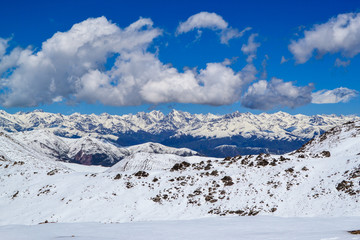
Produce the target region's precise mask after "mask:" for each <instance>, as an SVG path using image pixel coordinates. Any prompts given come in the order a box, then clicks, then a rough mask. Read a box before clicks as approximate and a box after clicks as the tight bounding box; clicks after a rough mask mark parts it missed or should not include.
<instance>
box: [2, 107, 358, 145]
mask: <svg viewBox="0 0 360 240" xmlns="http://www.w3.org/2000/svg"><path fill="white" fill-rule="evenodd" d="M359 119H360V118H359V117H358V116H336V115H314V116H306V115H301V114H298V115H290V114H288V113H284V112H278V113H274V114H266V113H262V114H259V115H255V114H251V113H239V112H235V113H232V114H226V115H213V114H206V115H203V114H190V113H187V112H181V111H176V110H173V111H172V112H170V113H169V114H168V115H164V114H162V113H161V112H159V111H152V112H150V113H145V112H141V113H138V114H136V115H133V114H129V115H122V116H118V115H109V114H101V115H95V114H91V115H86V114H79V113H74V114H72V115H62V114H53V113H46V112H42V111H33V112H29V113H16V114H8V113H6V112H4V111H3V112H1V114H0V126H1V129H3V130H6V131H8V132H18V131H30V130H37V129H48V130H49V131H51V132H55V133H57V134H58V135H64V136H67V137H72V136H82V137H85V136H90V137H95V138H108V139H112V140H116V139H117V136H118V134H119V133H123V134H124V133H128V132H135V133H136V132H139V131H143V132H146V133H150V134H155V135H156V134H161V133H163V132H173V135H172V137H176V136H181V135H189V136H193V137H206V138H223V137H231V136H235V135H240V136H242V137H252V136H256V137H258V138H265V139H286V140H297V139H311V138H312V137H313V136H314V135H319V134H320V133H321V132H322V131H325V130H328V129H330V128H331V127H334V126H336V125H339V124H343V123H345V122H348V121H354V120H359ZM289 133H290V134H289Z"/></svg>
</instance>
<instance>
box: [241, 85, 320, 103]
mask: <svg viewBox="0 0 360 240" xmlns="http://www.w3.org/2000/svg"><path fill="white" fill-rule="evenodd" d="M312 90H313V86H312V85H311V84H310V85H308V86H304V87H297V86H294V85H293V82H284V81H283V80H281V79H277V78H273V79H272V80H271V81H269V82H268V81H265V80H261V81H258V82H256V83H254V84H252V85H251V86H250V87H249V88H248V90H247V92H246V93H245V94H244V96H243V97H242V102H241V103H242V105H243V106H245V107H247V108H251V109H260V110H269V109H272V108H274V107H277V106H286V107H291V108H295V107H299V106H302V105H306V104H309V103H310V102H311V91H312Z"/></svg>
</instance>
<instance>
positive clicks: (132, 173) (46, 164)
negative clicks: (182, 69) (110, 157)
mask: <svg viewBox="0 0 360 240" xmlns="http://www.w3.org/2000/svg"><path fill="white" fill-rule="evenodd" d="M359 149H360V123H359V122H357V123H350V124H345V125H342V126H340V127H338V128H334V129H332V130H330V131H329V132H327V133H326V134H324V135H322V136H320V137H317V138H315V139H314V140H313V141H312V142H310V143H309V144H307V145H306V146H304V147H303V148H301V149H299V150H298V151H295V152H293V153H289V154H285V155H283V156H278V155H270V154H269V155H265V154H262V155H258V156H238V157H234V158H229V159H217V158H207V157H201V156H191V157H182V156H177V155H171V154H169V155H166V154H156V153H146V152H145V153H144V152H140V153H135V154H133V155H131V157H129V158H128V159H125V160H123V161H124V162H123V164H124V163H127V164H126V165H127V166H125V165H122V163H121V162H120V163H119V164H116V165H114V166H113V167H111V168H96V167H82V166H78V165H71V164H65V163H62V162H58V161H55V160H54V159H53V158H49V157H47V156H46V155H43V154H41V153H39V152H38V151H37V150H36V149H33V148H32V146H30V145H28V144H26V143H23V142H22V141H21V139H16V138H13V137H12V135H11V134H4V133H2V134H0V155H2V156H4V157H1V156H0V213H1V214H0V225H3V226H4V225H12V224H26V225H29V224H30V225H36V224H38V223H41V222H45V221H49V222H57V223H79V224H80V225H77V224H74V225H72V224H70V225H64V226H68V227H69V228H70V229H71V228H72V226H74V228H75V229H76V228H77V227H76V226H80V227H81V226H82V225H81V224H84V222H102V223H128V222H135V221H137V222H144V221H159V220H167V221H170V222H159V223H157V222H154V223H149V222H145V223H137V224H139V225H136V224H135V223H134V225H131V224H130V225H131V226H134V228H137V227H140V229H141V228H142V227H141V226H143V227H144V228H146V226H149V225H150V226H152V225H151V224H154V229H156V228H157V227H156V224H158V225H159V227H158V229H159V231H160V225H161V226H166V224H171V223H173V224H174V226H176V225H179V226H183V225H184V228H183V230H184V231H187V230H186V228H190V229H189V231H190V232H191V231H192V229H191V227H192V226H194V228H195V226H196V225H197V224H199V225H198V226H199V227H198V228H197V229H202V228H204V229H206V227H204V226H205V225H206V224H208V225H209V226H213V225H219V226H220V227H219V229H218V230H219V231H220V229H226V228H227V226H233V227H234V229H233V230H231V231H230V230H229V231H230V232H232V233H229V235H225V236H228V237H229V238H228V239H231V238H235V237H239V236H240V235H239V233H238V232H237V231H236V229H241V226H242V225H244V224H245V225H246V226H247V227H246V228H245V230H246V229H250V230H251V231H250V230H249V232H247V231H245V230H244V233H243V234H242V235H241V237H243V236H244V239H246V238H245V236H247V237H248V238H247V239H261V238H260V237H263V238H264V234H270V236H273V238H274V239H281V238H277V237H278V236H279V235H282V234H285V236H288V237H289V236H290V235H289V234H295V236H296V237H297V236H305V237H306V236H307V235H304V234H305V233H304V232H301V231H305V230H306V231H310V232H311V234H314V235H315V236H316V237H318V236H320V234H322V235H321V236H323V238H314V239H331V238H334V239H335V237H338V239H346V238H345V237H346V236H347V235H346V234H347V233H345V232H344V231H345V230H351V228H353V227H356V226H355V225H352V224H353V220H351V219H355V220H356V222H357V224H358V223H359V221H358V220H359V217H360V207H359V201H360V183H359V177H360V150H359ZM327 151H328V152H329V153H327ZM175 164H178V165H176V166H177V167H176V168H175ZM100 169H101V170H100ZM103 170H105V171H103ZM139 171H146V172H145V173H144V172H140V173H139ZM229 178H230V179H231V180H230V181H229ZM238 215H244V216H245V215H246V216H247V215H256V217H253V218H247V217H244V218H240V217H232V218H228V217H226V218H209V219H208V220H206V219H201V220H191V219H199V218H208V217H211V216H217V217H218V216H238ZM346 216H347V217H350V218H344V217H346ZM276 217H291V218H276ZM300 217H313V218H300ZM319 217H326V218H319ZM334 217H339V218H334ZM227 219H230V220H227ZM266 219H270V220H269V222H266V221H267V220H266ZM283 219H285V220H283ZM292 219H293V220H292ZM346 219H350V220H346ZM175 220H176V221H175ZM178 220H189V222H188V221H178ZM355 220H354V221H355ZM173 221H175V222H173ZM212 221H214V222H212ZM227 221H228V222H227ZM252 221H259V223H256V222H253V225H256V226H257V232H254V231H253V230H254V228H255V226H253V225H251V224H250V223H251V222H252ZM271 222H275V223H278V224H279V225H280V224H281V225H285V226H286V228H285V229H284V228H280V229H278V228H277V227H279V226H278V225H271ZM186 223H190V224H189V226H187V227H186ZM222 223H224V224H225V225H221V224H222ZM232 223H234V225H232ZM255 223H256V224H255ZM260 223H261V224H260ZM343 223H344V224H343ZM345 223H346V224H345ZM92 224H94V223H92ZM142 224H144V225H142ZM147 224H149V225H147ZM212 224H213V225H212ZM236 224H238V225H236ZM247 224H249V225H247ZM328 224H329V225H328ZM332 224H333V225H332ZM85 225H86V224H85ZM85 225H84V226H85ZM130 225H129V226H128V225H126V224H125V225H123V224H115V225H114V226H126V227H124V229H131V227H130ZM269 225H270V226H273V227H272V228H269V227H268V226H269ZM295 225H299V226H304V228H299V229H294V228H295V227H294V226H295ZM51 226H63V225H62V224H55V225H51V224H45V225H40V226H34V227H25V226H18V227H19V229H20V230H19V231H20V232H22V231H23V230H22V229H30V230H29V231H32V230H31V229H36V228H37V227H38V228H45V230H46V228H49V230H48V231H49V232H50V234H52V233H53V231H52V230H51V228H52V227H51ZM95 226H99V228H101V227H100V226H109V225H100V224H98V225H97V224H95V225H94V229H96V227H95ZM274 226H275V227H274ZM312 226H318V229H322V230H318V229H317V228H316V229H313V230H311V229H312V228H310V227H312ZM252 227H254V228H252ZM340 227H341V228H340ZM10 228H11V226H7V227H5V226H4V227H1V231H3V230H4V229H10ZM15 228H16V227H15ZM60 228H61V227H60ZM120 228H121V227H120ZM169 228H170V226H169ZM212 228H214V227H212ZM179 229H181V228H180V227H179ZM288 229H291V230H288ZM17 230H18V229H17ZM45 230H44V233H45V232H47V231H45ZM325 230H326V231H328V233H329V234H328V233H326V232H325ZM13 231H15V230H13ZM24 231H25V230H24ZM34 231H35V230H34ZM64 231H65V230H64ZM90 231H92V230H90ZM114 231H116V230H114ZM124 231H125V230H124ZM163 231H167V230H164V227H163ZM177 231H178V230H177V229H174V230H172V232H175V233H176V232H177ZM193 231H195V230H194V229H193ZM204 232H205V233H202V234H205V235H204V236H207V235H206V234H207V233H206V232H207V231H204ZM209 232H211V230H209ZM4 234H7V233H4ZM9 234H10V233H9ZM69 234H70V232H69ZM93 234H95V236H97V235H96V234H97V233H96V231H95V230H94V233H93ZM119 234H120V233H119ZM129 234H130V233H129ZM168 234H170V232H168ZM183 234H187V233H183ZM224 234H225V233H224ZM226 234H227V233H226ZM231 234H233V235H231ZM247 234H253V235H247ZM254 234H255V235H254ZM256 234H259V235H256ZM286 234H287V235H286ZM316 234H317V235H316ZM341 234H343V235H341ZM27 235H30V234H27ZM209 235H210V237H211V236H214V237H215V236H218V235H216V234H215V233H214V234H213V235H212V234H209ZM0 236H2V235H0ZM61 236H65V235H61ZM86 236H87V235H86ZM86 236H84V237H86ZM161 236H162V235H161ZM161 236H160V237H161ZM166 236H168V235H164V238H165V237H166ZM174 236H175V235H174ZM180 236H184V238H186V235H181V234H180ZM344 236H345V237H344ZM29 237H30V236H29ZM54 237H56V236H54ZM157 237H159V236H157ZM352 237H353V236H352ZM9 239H10V237H9ZM48 239H49V238H48ZM237 239H239V238H237ZM269 239H270V238H269ZM283 239H296V238H283ZM298 239H306V238H300V237H299V238H298ZM309 239H311V238H309ZM349 239H351V238H349ZM354 239H356V238H354Z"/></svg>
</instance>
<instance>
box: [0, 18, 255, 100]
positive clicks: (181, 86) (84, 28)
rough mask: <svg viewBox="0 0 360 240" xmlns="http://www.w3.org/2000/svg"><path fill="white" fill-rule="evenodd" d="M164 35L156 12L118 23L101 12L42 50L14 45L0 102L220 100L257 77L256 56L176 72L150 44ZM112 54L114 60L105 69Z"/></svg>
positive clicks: (235, 96) (4, 64) (4, 63)
mask: <svg viewBox="0 0 360 240" xmlns="http://www.w3.org/2000/svg"><path fill="white" fill-rule="evenodd" d="M159 35H161V30H160V29H157V28H154V27H153V22H152V21H151V19H146V18H141V19H139V20H138V21H136V22H134V23H133V24H131V25H130V26H128V27H126V28H124V29H121V28H119V27H118V26H117V25H115V24H113V23H111V22H109V21H108V20H107V19H106V18H105V17H100V18H95V19H88V20H85V21H83V22H81V23H78V24H75V25H74V26H73V27H72V28H71V29H70V30H69V31H67V32H58V33H56V34H55V35H54V36H53V37H51V38H50V39H48V40H47V41H45V42H44V43H43V44H42V48H41V49H40V50H39V51H37V52H34V51H32V50H31V49H20V48H16V49H14V50H13V51H11V52H10V53H9V54H5V55H4V56H3V57H1V62H0V71H1V69H3V73H4V74H2V79H1V82H2V85H1V86H0V87H1V90H2V91H1V95H0V104H1V105H3V106H5V107H14V106H21V107H24V106H37V105H39V104H49V103H53V102H58V101H62V100H64V101H68V102H69V101H75V102H80V101H85V102H88V103H96V102H100V103H102V104H105V105H112V106H124V105H140V104H144V103H153V104H158V103H168V102H181V103H198V104H210V105H223V104H231V103H234V102H236V101H238V100H239V99H240V95H241V93H242V91H243V88H244V86H246V85H247V84H248V83H250V82H251V81H253V80H254V79H255V74H256V68H255V67H254V66H253V65H252V64H247V65H246V66H245V67H244V68H243V69H242V70H241V71H239V72H235V71H234V70H233V69H231V68H230V67H229V66H228V65H227V64H228V63H226V61H225V62H224V63H208V64H207V67H206V68H205V69H200V70H196V69H193V70H185V71H184V72H179V71H178V70H177V69H176V68H174V67H172V66H171V65H170V64H164V63H162V62H161V61H160V60H159V59H158V58H157V55H156V54H154V53H151V52H149V51H148V50H147V49H148V47H149V45H150V44H151V43H152V42H153V40H154V38H156V37H158V36H159ZM110 57H115V63H114V65H113V66H112V67H111V69H110V70H106V69H105V67H104V66H105V64H106V62H107V60H108V58H110ZM5 73H6V74H5Z"/></svg>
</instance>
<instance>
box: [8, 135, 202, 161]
mask: <svg viewBox="0 0 360 240" xmlns="http://www.w3.org/2000/svg"><path fill="white" fill-rule="evenodd" d="M7 136H9V137H11V138H13V139H14V140H16V141H17V142H18V143H20V144H22V145H24V146H27V147H29V148H31V149H32V150H34V151H36V152H37V153H39V154H41V155H43V156H45V157H50V158H52V159H54V160H59V161H64V162H70V163H79V164H84V165H101V166H106V167H109V166H112V165H114V164H116V163H117V162H119V161H120V160H122V159H124V158H125V157H128V156H131V155H133V154H135V153H139V152H142V153H157V154H174V155H179V156H193V155H199V154H198V153H197V152H196V151H193V150H190V149H187V148H180V149H177V148H172V147H167V146H164V145H161V144H159V143H145V144H139V145H134V146H131V147H119V146H116V145H114V143H113V142H109V141H106V140H103V139H96V138H93V137H82V138H64V137H59V136H56V135H55V134H54V133H53V132H51V131H49V130H48V129H45V130H33V131H27V132H18V133H9V134H8V135H7Z"/></svg>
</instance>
